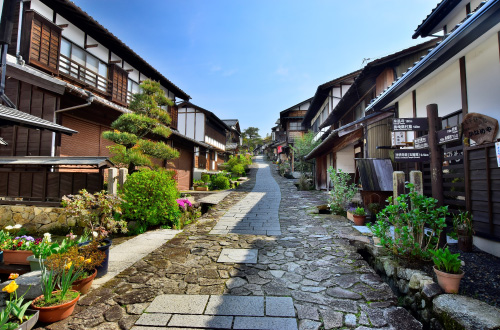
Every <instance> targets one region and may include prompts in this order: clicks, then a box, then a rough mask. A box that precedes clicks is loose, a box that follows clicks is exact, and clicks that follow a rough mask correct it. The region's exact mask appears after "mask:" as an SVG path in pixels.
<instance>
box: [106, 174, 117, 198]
mask: <svg viewBox="0 0 500 330" xmlns="http://www.w3.org/2000/svg"><path fill="white" fill-rule="evenodd" d="M117 176H118V169H117V168H108V194H110V195H116V193H117V190H118V189H117V182H116V181H117V180H116V177H117Z"/></svg>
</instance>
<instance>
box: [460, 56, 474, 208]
mask: <svg viewBox="0 0 500 330" xmlns="http://www.w3.org/2000/svg"><path fill="white" fill-rule="evenodd" d="M459 66H460V92H461V96H462V118H463V117H465V115H466V114H467V113H468V112H469V101H468V97H467V72H466V67H465V57H464V56H462V57H461V58H460V60H459ZM462 143H463V142H462ZM463 153H464V159H463V162H464V179H465V207H466V210H467V211H469V212H472V199H471V196H470V191H471V190H470V173H469V151H468V150H467V149H466V148H463Z"/></svg>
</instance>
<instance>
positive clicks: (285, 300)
mask: <svg viewBox="0 0 500 330" xmlns="http://www.w3.org/2000/svg"><path fill="white" fill-rule="evenodd" d="M266 315H267V316H291V317H294V316H295V309H294V308H293V300H292V298H290V297H266Z"/></svg>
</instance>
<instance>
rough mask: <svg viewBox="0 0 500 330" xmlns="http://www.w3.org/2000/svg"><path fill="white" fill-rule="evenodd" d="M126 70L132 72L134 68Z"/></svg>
mask: <svg viewBox="0 0 500 330" xmlns="http://www.w3.org/2000/svg"><path fill="white" fill-rule="evenodd" d="M125 71H127V72H132V71H134V69H126V70H125Z"/></svg>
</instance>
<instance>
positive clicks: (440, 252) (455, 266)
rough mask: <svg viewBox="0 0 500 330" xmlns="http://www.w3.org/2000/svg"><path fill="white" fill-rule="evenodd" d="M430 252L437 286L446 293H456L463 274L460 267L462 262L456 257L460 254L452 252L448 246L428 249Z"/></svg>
mask: <svg viewBox="0 0 500 330" xmlns="http://www.w3.org/2000/svg"><path fill="white" fill-rule="evenodd" d="M430 252H431V254H432V261H433V262H434V272H435V273H436V276H437V280H438V284H439V286H440V287H441V288H442V289H443V290H444V292H446V293H458V288H459V286H460V280H461V279H462V277H463V276H464V274H465V273H464V272H463V271H462V270H461V269H460V267H461V266H462V262H461V261H460V259H458V257H459V256H460V254H459V253H455V254H452V253H451V252H450V250H448V247H446V249H437V250H434V251H433V250H430Z"/></svg>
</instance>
